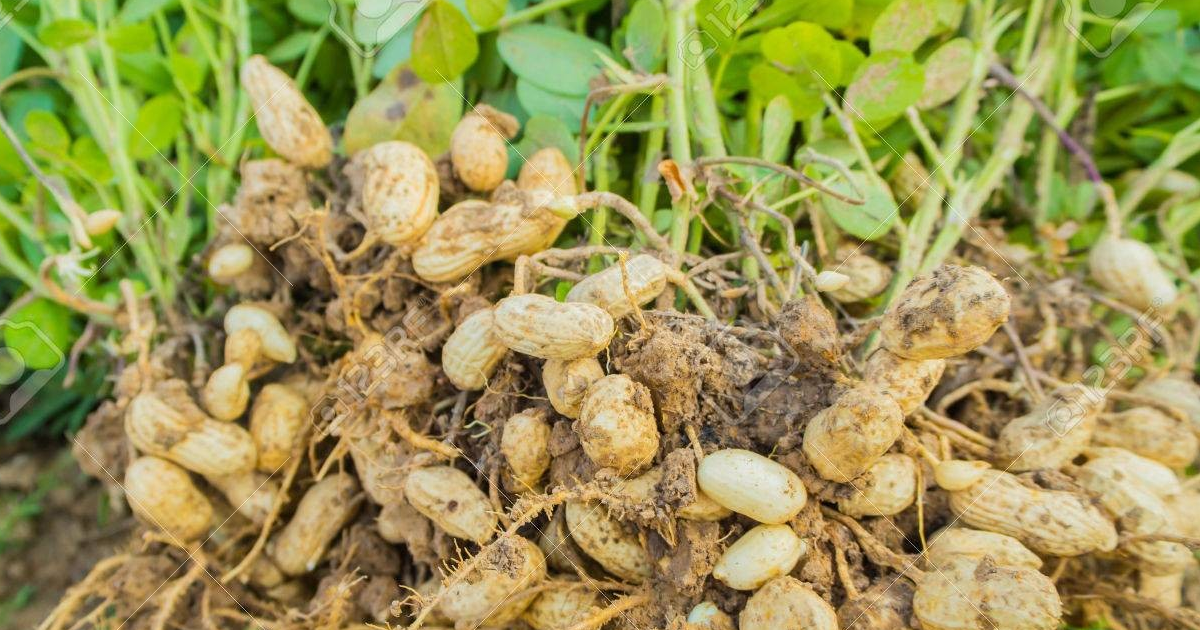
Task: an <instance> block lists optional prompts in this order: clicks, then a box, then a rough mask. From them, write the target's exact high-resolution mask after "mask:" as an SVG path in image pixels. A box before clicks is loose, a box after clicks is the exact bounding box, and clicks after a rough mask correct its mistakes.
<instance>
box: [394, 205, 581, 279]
mask: <svg viewBox="0 0 1200 630" xmlns="http://www.w3.org/2000/svg"><path fill="white" fill-rule="evenodd" d="M565 225H566V221H565V220H564V219H561V218H559V217H557V216H555V215H554V214H552V213H551V212H550V211H548V210H543V209H540V208H523V207H521V206H516V205H509V204H503V203H496V204H492V203H488V202H485V201H479V200H476V199H469V200H467V201H461V202H459V203H456V204H454V205H453V206H452V207H451V208H450V209H449V210H446V211H445V212H443V213H442V214H441V216H439V217H438V218H437V219H436V220H435V221H434V222H433V226H432V227H430V228H429V230H428V231H427V232H426V233H425V236H424V237H423V238H422V239H421V244H420V245H419V246H418V247H417V249H416V250H415V251H414V252H413V255H412V265H413V270H415V271H416V272H417V275H418V276H420V277H421V278H423V279H425V280H428V281H430V282H454V281H458V280H461V279H463V278H465V277H467V276H468V275H470V274H472V273H474V272H475V271H477V270H478V269H479V268H480V267H482V266H483V265H486V264H487V263H489V262H494V261H497V260H513V259H515V258H516V257H518V256H520V255H522V254H527V255H528V254H535V253H537V252H540V251H542V250H543V249H546V248H547V247H549V246H550V245H551V243H553V242H554V240H555V239H556V238H558V235H559V233H560V232H562V228H563V226H565Z"/></svg>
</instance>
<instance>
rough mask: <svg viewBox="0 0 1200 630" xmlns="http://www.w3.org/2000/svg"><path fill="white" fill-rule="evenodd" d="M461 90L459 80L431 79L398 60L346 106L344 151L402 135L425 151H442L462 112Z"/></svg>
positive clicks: (401, 138)
mask: <svg viewBox="0 0 1200 630" xmlns="http://www.w3.org/2000/svg"><path fill="white" fill-rule="evenodd" d="M461 90H462V86H461V82H458V81H455V82H452V83H435V84H430V83H426V82H424V81H421V79H420V78H419V77H417V75H416V74H414V73H413V71H412V70H411V69H410V68H409V67H408V66H403V65H401V66H397V67H396V68H395V69H394V70H392V72H391V73H389V74H388V76H386V77H384V79H383V80H382V81H380V82H379V85H377V86H375V89H373V90H371V93H370V94H368V95H367V96H366V97H365V98H363V99H360V100H359V101H358V102H357V103H355V104H354V107H353V108H351V109H350V113H349V115H347V116H346V127H345V131H344V134H343V142H344V143H345V147H346V152H347V153H351V154H353V153H355V152H358V151H361V150H362V149H365V148H367V147H369V146H371V145H373V144H375V143H377V142H383V141H385V140H404V141H405V142H411V143H413V144H415V145H417V146H418V147H421V149H422V150H424V151H425V153H427V154H429V155H441V154H443V153H445V152H446V151H447V150H448V149H449V148H450V134H451V133H453V132H454V126H455V125H456V124H458V120H459V118H461V117H462V107H463V101H462V97H460V96H459V92H460V91H461Z"/></svg>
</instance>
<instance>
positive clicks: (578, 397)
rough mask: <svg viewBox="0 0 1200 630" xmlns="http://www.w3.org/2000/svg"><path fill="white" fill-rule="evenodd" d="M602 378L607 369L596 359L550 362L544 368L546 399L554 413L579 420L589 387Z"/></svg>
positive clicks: (543, 379) (550, 360)
mask: <svg viewBox="0 0 1200 630" xmlns="http://www.w3.org/2000/svg"><path fill="white" fill-rule="evenodd" d="M601 378H604V368H603V367H601V366H600V362H599V361H597V360H596V359H595V357H584V358H582V359H573V360H563V359H547V360H546V363H545V365H543V366H542V384H543V385H545V387H546V397H547V398H549V399H550V404H551V405H552V406H553V407H554V410H555V411H557V412H558V413H560V414H562V415H564V416H566V417H568V418H572V419H574V418H578V417H579V411H580V410H581V409H582V408H583V395H584V394H585V393H587V388H588V387H590V386H591V384H592V383H595V382H596V381H598V380H600V379H601Z"/></svg>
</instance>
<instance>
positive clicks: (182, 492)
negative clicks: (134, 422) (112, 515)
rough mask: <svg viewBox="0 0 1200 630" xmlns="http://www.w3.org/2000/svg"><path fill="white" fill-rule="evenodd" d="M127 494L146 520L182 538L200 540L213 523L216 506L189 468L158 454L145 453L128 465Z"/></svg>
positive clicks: (138, 514)
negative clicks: (196, 481) (173, 462)
mask: <svg viewBox="0 0 1200 630" xmlns="http://www.w3.org/2000/svg"><path fill="white" fill-rule="evenodd" d="M124 487H125V498H126V499H127V500H128V501H129V507H130V508H132V509H133V513H134V514H135V515H136V516H137V517H138V518H139V519H141V520H142V521H144V522H145V523H146V524H148V525H151V526H153V527H156V528H158V529H161V530H162V531H164V532H166V533H167V534H170V535H171V536H174V537H176V538H178V539H179V542H188V541H192V540H196V539H198V538H200V537H201V536H203V535H204V534H206V533H207V532H208V530H209V528H210V527H212V525H213V507H212V504H211V503H209V501H208V499H207V498H206V497H205V496H204V493H202V492H200V490H198V489H197V488H196V485H195V484H194V483H192V478H191V476H190V475H188V473H187V471H186V470H184V469H182V468H180V467H179V466H176V465H175V464H172V463H171V462H169V461H167V460H165V459H160V458H158V457H151V456H142V457H139V458H137V459H135V460H133V463H131V464H129V467H128V468H126V469H125V484H124Z"/></svg>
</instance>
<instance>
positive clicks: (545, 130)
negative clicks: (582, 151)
mask: <svg viewBox="0 0 1200 630" xmlns="http://www.w3.org/2000/svg"><path fill="white" fill-rule="evenodd" d="M546 147H558V149H559V150H560V151H562V152H563V155H565V156H567V161H569V162H571V163H572V164H574V163H576V162H578V161H579V143H578V142H577V141H576V139H575V136H574V135H572V133H571V130H570V129H568V128H567V125H566V124H564V123H563V122H562V121H561V120H559V119H557V118H554V117H552V116H531V117H530V118H529V120H528V121H527V122H526V123H525V128H524V129H523V130H522V133H521V141H520V142H518V143H517V145H516V152H517V153H518V154H519V155H521V156H524V157H530V156H532V155H533V154H534V153H537V152H538V151H539V150H541V149H544V148H546Z"/></svg>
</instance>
